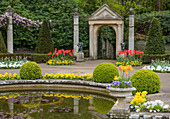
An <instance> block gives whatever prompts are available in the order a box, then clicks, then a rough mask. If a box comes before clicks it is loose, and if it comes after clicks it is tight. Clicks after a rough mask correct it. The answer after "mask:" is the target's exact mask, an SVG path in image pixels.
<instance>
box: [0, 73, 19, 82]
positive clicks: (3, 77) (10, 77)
mask: <svg viewBox="0 0 170 119" xmlns="http://www.w3.org/2000/svg"><path fill="white" fill-rule="evenodd" d="M15 79H21V78H20V76H19V75H18V74H16V73H14V74H13V75H12V74H11V73H9V74H8V73H7V72H5V74H4V75H3V74H0V80H15Z"/></svg>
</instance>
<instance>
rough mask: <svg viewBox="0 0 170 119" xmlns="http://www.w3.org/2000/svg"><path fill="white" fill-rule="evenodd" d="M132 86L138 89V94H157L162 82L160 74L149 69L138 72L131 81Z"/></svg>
mask: <svg viewBox="0 0 170 119" xmlns="http://www.w3.org/2000/svg"><path fill="white" fill-rule="evenodd" d="M130 80H131V81H132V86H133V87H135V88H136V91H135V92H133V93H136V92H142V91H147V92H148V93H149V94H152V93H157V92H159V90H160V87H161V82H160V78H159V76H158V74H156V73H155V72H154V71H152V70H149V69H140V70H138V71H136V72H135V73H134V74H133V75H132V77H131V79H130Z"/></svg>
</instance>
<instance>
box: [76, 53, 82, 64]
mask: <svg viewBox="0 0 170 119" xmlns="http://www.w3.org/2000/svg"><path fill="white" fill-rule="evenodd" d="M76 61H77V62H84V53H77V59H76Z"/></svg>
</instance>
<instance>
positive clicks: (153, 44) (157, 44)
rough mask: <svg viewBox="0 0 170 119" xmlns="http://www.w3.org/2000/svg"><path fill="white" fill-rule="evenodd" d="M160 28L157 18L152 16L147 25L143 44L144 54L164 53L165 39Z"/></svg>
mask: <svg viewBox="0 0 170 119" xmlns="http://www.w3.org/2000/svg"><path fill="white" fill-rule="evenodd" d="M161 30H162V29H161V26H160V22H159V20H158V19H157V18H153V19H152V21H151V25H150V27H149V32H148V37H147V41H146V46H145V53H146V54H165V41H164V39H163V36H162V31H161Z"/></svg>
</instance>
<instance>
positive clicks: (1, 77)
mask: <svg viewBox="0 0 170 119" xmlns="http://www.w3.org/2000/svg"><path fill="white" fill-rule="evenodd" d="M41 78H43V79H69V80H92V78H93V75H91V74H88V73H87V74H84V75H80V72H79V73H78V74H73V73H72V74H55V75H54V74H52V73H51V74H48V73H45V75H42V77H41ZM0 80H21V77H20V76H19V75H18V74H16V73H14V74H13V75H12V74H11V73H9V74H8V73H7V72H6V73H5V74H4V75H3V74H0Z"/></svg>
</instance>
